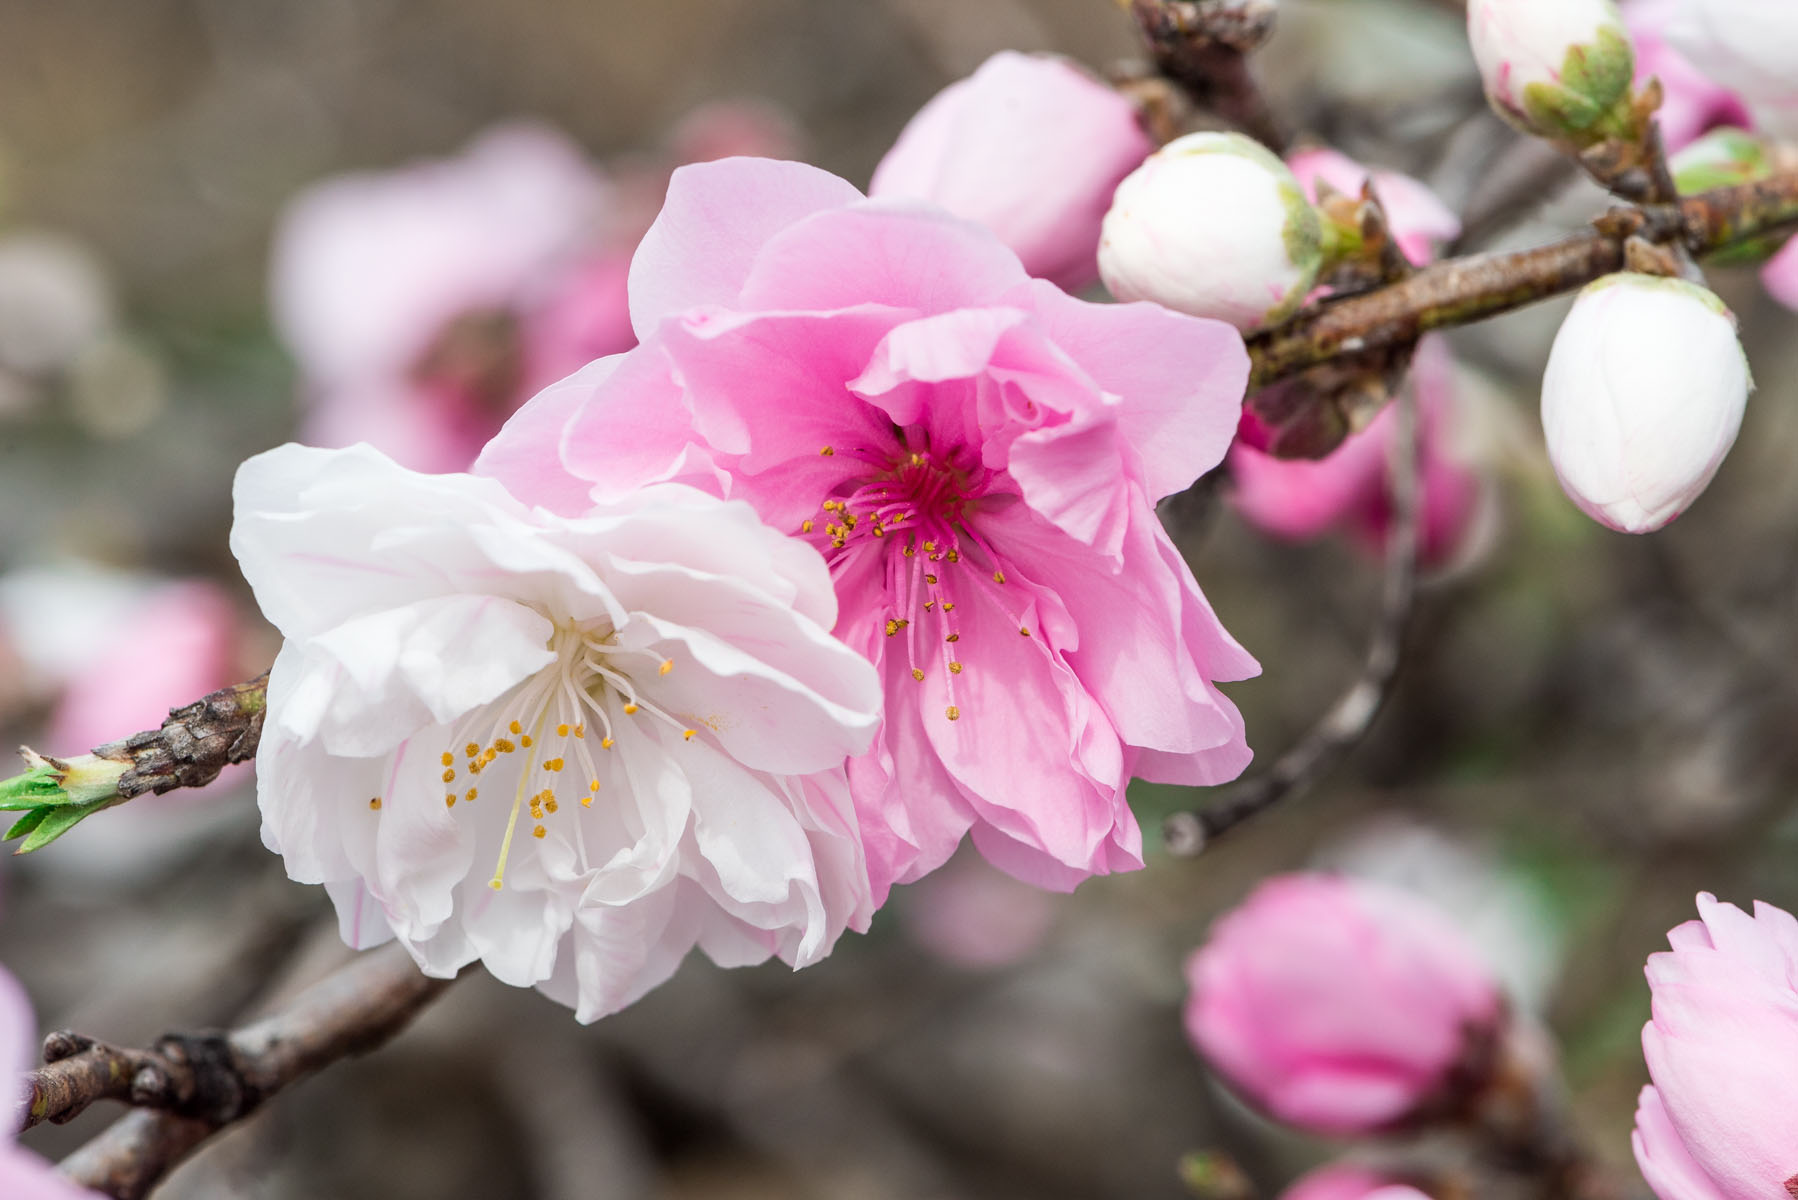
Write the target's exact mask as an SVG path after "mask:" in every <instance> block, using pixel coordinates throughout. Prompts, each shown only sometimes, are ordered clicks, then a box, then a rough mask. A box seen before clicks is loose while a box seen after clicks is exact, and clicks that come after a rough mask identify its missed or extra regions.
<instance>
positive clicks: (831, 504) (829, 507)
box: [824, 500, 843, 512]
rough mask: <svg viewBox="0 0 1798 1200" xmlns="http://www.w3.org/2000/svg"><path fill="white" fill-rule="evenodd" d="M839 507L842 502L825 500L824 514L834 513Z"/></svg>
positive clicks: (841, 505)
mask: <svg viewBox="0 0 1798 1200" xmlns="http://www.w3.org/2000/svg"><path fill="white" fill-rule="evenodd" d="M841 507H843V502H842V501H841V500H826V501H825V502H824V511H825V512H835V511H837V509H839V508H841Z"/></svg>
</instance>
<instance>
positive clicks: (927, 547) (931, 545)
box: [924, 542, 936, 554]
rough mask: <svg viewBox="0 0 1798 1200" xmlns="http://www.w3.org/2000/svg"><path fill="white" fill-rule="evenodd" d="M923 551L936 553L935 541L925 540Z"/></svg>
mask: <svg viewBox="0 0 1798 1200" xmlns="http://www.w3.org/2000/svg"><path fill="white" fill-rule="evenodd" d="M924 553H926V554H935V553H936V543H935V542H925V543H924Z"/></svg>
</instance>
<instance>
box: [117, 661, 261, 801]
mask: <svg viewBox="0 0 1798 1200" xmlns="http://www.w3.org/2000/svg"><path fill="white" fill-rule="evenodd" d="M267 705H268V672H267V671H264V672H263V673H262V674H260V675H258V676H257V677H256V678H254V679H252V680H250V681H249V682H248V683H236V684H232V685H231V686H230V687H225V688H220V689H219V690H218V691H216V692H213V693H212V694H211V695H209V696H206V697H204V698H202V699H199V700H196V701H194V702H193V703H192V704H188V705H185V706H183V707H181V708H177V709H175V710H174V711H173V712H171V713H169V717H168V720H166V721H164V722H163V723H162V726H161V728H158V729H146V730H145V731H144V732H142V733H136V734H132V735H131V736H130V737H128V738H125V739H124V740H123V741H118V742H111V743H109V744H107V745H105V746H100V747H98V748H96V749H95V750H94V753H95V754H96V755H97V756H99V757H100V758H110V759H114V760H116V761H123V762H129V763H131V768H130V769H129V770H128V771H126V772H125V773H124V774H123V775H122V776H120V777H119V795H120V796H123V797H124V798H126V799H127V800H128V799H130V798H131V797H133V796H141V795H143V794H144V793H145V792H158V793H160V792H167V791H172V790H173V789H175V788H182V787H202V786H204V785H205V784H208V783H211V782H212V781H213V780H214V779H216V778H218V774H219V772H220V771H222V770H224V769H225V768H226V767H228V766H230V765H231V764H232V763H240V762H247V761H249V760H250V759H252V758H254V757H256V747H257V745H258V743H260V742H261V740H262V715H263V710H264V709H265V708H266V707H267Z"/></svg>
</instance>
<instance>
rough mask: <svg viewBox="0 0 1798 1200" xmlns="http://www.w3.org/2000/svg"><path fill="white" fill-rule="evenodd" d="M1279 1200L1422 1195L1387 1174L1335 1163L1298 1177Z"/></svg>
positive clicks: (1384, 1199) (1419, 1199) (1394, 1199)
mask: <svg viewBox="0 0 1798 1200" xmlns="http://www.w3.org/2000/svg"><path fill="white" fill-rule="evenodd" d="M1280 1200H1424V1194H1423V1193H1422V1192H1420V1191H1418V1190H1417V1189H1416V1188H1413V1187H1410V1186H1409V1185H1407V1184H1403V1183H1400V1182H1398V1181H1397V1180H1396V1179H1394V1178H1393V1177H1392V1174H1391V1173H1390V1172H1388V1171H1376V1170H1374V1169H1373V1168H1371V1167H1365V1166H1362V1165H1361V1164H1359V1163H1352V1162H1335V1163H1327V1164H1325V1165H1324V1166H1321V1167H1318V1168H1317V1169H1316V1170H1314V1171H1310V1172H1308V1173H1306V1174H1304V1175H1301V1176H1300V1177H1299V1178H1298V1179H1297V1180H1295V1181H1294V1182H1293V1183H1292V1185H1291V1186H1290V1187H1288V1188H1287V1189H1286V1190H1285V1191H1283V1192H1281V1193H1280Z"/></svg>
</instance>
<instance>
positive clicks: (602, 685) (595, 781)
mask: <svg viewBox="0 0 1798 1200" xmlns="http://www.w3.org/2000/svg"><path fill="white" fill-rule="evenodd" d="M548 649H549V650H550V652H551V653H553V654H554V655H555V656H556V660H555V662H553V663H551V664H550V665H549V666H547V667H545V668H544V669H543V670H541V671H539V672H538V673H537V674H535V675H533V676H531V678H529V679H527V680H525V681H524V682H523V683H521V684H519V685H518V686H517V687H516V688H514V689H513V690H512V691H511V692H510V693H508V694H507V695H506V696H504V697H502V698H501V699H500V700H498V701H497V702H495V703H493V704H490V705H485V706H483V707H481V708H478V709H475V710H474V711H473V712H470V713H469V714H468V715H467V716H465V717H463V718H462V720H461V721H459V722H458V723H457V724H456V726H455V728H454V729H453V730H452V731H451V734H450V746H451V748H450V749H449V750H445V751H444V752H443V783H444V785H445V787H446V789H448V790H446V791H445V793H444V797H443V802H444V804H445V805H446V806H447V807H449V808H455V807H456V805H457V804H458V803H462V804H472V803H474V801H475V800H476V799H477V798H478V797H479V796H480V787H479V784H478V783H477V782H476V780H475V778H474V777H475V776H478V775H480V774H481V773H482V772H484V771H487V770H489V769H491V768H493V767H494V765H495V764H496V763H499V762H501V761H502V760H503V759H504V758H506V757H507V756H513V755H522V759H521V760H520V766H519V774H518V786H517V788H516V790H515V791H514V794H513V797H512V813H511V816H510V817H509V818H508V820H507V822H506V832H505V838H504V840H503V841H502V842H501V844H500V851H499V862H498V863H497V864H496V865H495V867H494V869H493V878H492V879H491V880H490V881H489V884H488V886H490V887H492V888H493V889H494V890H495V891H498V890H499V889H500V888H501V887H503V886H504V884H505V877H506V862H507V860H508V858H509V857H510V855H511V852H512V837H513V835H514V834H515V833H516V832H517V829H518V821H519V816H520V814H521V813H522V812H523V811H524V810H526V808H527V807H528V810H529V812H530V814H531V820H532V827H531V836H533V837H537V838H542V837H545V836H547V835H548V832H549V830H548V825H547V822H549V821H550V819H551V818H553V817H554V816H555V814H556V813H557V812H559V811H560V810H561V808H562V805H563V801H564V799H565V798H566V797H567V796H568V794H569V792H570V791H572V792H574V793H575V794H576V795H577V796H578V797H579V801H580V804H581V806H582V807H583V808H588V807H591V806H592V804H593V797H594V796H595V795H596V794H597V793H598V792H599V789H600V776H601V772H600V770H599V768H598V766H597V765H596V761H595V759H594V755H593V750H592V744H593V741H594V740H595V739H593V738H589V737H588V736H587V732H588V726H589V724H590V723H591V724H592V725H593V726H594V728H595V729H596V731H597V733H598V735H599V736H598V738H597V740H598V742H599V749H600V750H602V751H605V750H610V749H612V747H613V745H614V744H615V739H614V734H615V732H616V731H615V730H614V728H613V724H612V718H611V716H610V715H609V714H608V712H607V704H606V701H607V699H608V693H611V692H615V693H617V695H618V698H619V699H620V700H621V701H622V711H623V713H624V715H625V716H627V717H633V716H636V715H637V714H638V713H643V714H646V715H647V716H649V717H651V718H654V719H657V720H660V721H663V722H665V723H666V724H668V725H669V726H671V727H673V728H675V729H678V730H680V732H681V736H682V737H683V738H684V739H686V740H688V741H691V740H692V739H693V736H694V733H695V731H694V730H693V729H691V728H689V727H688V726H687V725H686V723H685V722H683V721H680V720H678V719H676V718H675V717H674V716H673V715H671V714H670V713H668V712H667V711H666V710H664V709H662V708H661V707H659V706H657V705H655V704H653V703H651V702H650V701H648V700H646V699H644V698H643V696H642V695H641V694H640V693H639V691H638V689H637V687H636V685H635V684H634V683H633V682H632V681H631V676H630V673H629V671H628V670H627V669H625V667H626V666H628V664H629V660H630V659H632V658H642V659H647V660H648V661H650V662H652V663H654V665H655V671H656V673H657V674H658V675H666V674H668V672H670V671H672V670H673V669H674V660H673V659H669V658H662V657H660V656H659V655H657V654H655V653H654V652H652V651H649V650H628V649H623V648H621V647H620V646H619V645H618V640H617V634H616V632H615V631H614V630H613V628H612V624H611V622H610V621H607V620H604V619H601V620H598V621H588V622H583V623H569V622H557V623H556V626H555V631H554V632H553V633H552V634H551V635H550V639H549V643H548ZM621 664H623V665H621ZM458 756H460V757H458ZM464 772H466V774H467V775H468V777H469V778H468V780H467V782H468V787H467V789H466V791H458V789H457V786H456V785H457V783H458V780H459V779H460V778H461V775H462V773H464ZM569 774H572V775H573V776H574V780H575V782H574V785H573V787H572V788H570V787H569V785H568V784H567V783H566V782H564V781H565V779H566V778H567V777H568V775H569ZM574 833H575V843H576V847H577V850H578V852H579V854H580V857H581V859H582V861H583V862H584V861H585V860H586V856H587V849H586V845H585V842H584V839H583V835H582V831H581V824H580V822H579V821H576V822H575V823H574Z"/></svg>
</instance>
